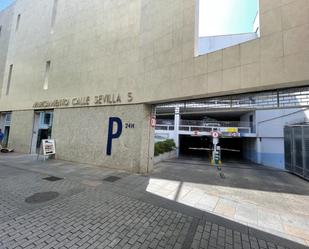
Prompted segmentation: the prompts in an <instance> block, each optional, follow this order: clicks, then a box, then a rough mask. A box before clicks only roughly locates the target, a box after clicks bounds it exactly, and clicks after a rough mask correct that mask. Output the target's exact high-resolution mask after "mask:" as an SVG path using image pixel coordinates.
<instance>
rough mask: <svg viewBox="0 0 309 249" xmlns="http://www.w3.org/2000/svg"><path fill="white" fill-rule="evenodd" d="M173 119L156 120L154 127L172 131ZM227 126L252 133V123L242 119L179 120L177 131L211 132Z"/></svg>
mask: <svg viewBox="0 0 309 249" xmlns="http://www.w3.org/2000/svg"><path fill="white" fill-rule="evenodd" d="M173 122H174V121H173V120H160V119H159V120H157V124H156V127H155V129H156V130H161V131H173V130H174V129H175V126H174V124H173ZM229 128H237V130H238V132H239V133H253V132H254V131H255V127H254V125H253V123H250V122H242V121H201V120H180V124H179V131H183V132H194V131H198V132H213V131H222V132H224V131H228V129H229Z"/></svg>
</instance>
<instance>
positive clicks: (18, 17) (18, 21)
mask: <svg viewBox="0 0 309 249" xmlns="http://www.w3.org/2000/svg"><path fill="white" fill-rule="evenodd" d="M20 18H21V15H20V14H18V16H17V21H16V29H15V31H18V29H19V23H20Z"/></svg>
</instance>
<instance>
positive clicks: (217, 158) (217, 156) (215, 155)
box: [211, 131, 221, 167]
mask: <svg viewBox="0 0 309 249" xmlns="http://www.w3.org/2000/svg"><path fill="white" fill-rule="evenodd" d="M211 134H212V143H213V145H214V150H213V152H212V161H213V163H214V165H217V166H218V167H219V165H220V164H221V153H220V151H221V150H220V146H217V145H218V144H219V136H220V134H219V132H217V131H214V132H212V133H211Z"/></svg>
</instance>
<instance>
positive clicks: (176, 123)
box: [174, 106, 180, 157]
mask: <svg viewBox="0 0 309 249" xmlns="http://www.w3.org/2000/svg"><path fill="white" fill-rule="evenodd" d="M179 125H180V114H179V106H176V107H175V116H174V140H175V144H176V155H177V157H179Z"/></svg>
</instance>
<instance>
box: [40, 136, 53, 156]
mask: <svg viewBox="0 0 309 249" xmlns="http://www.w3.org/2000/svg"><path fill="white" fill-rule="evenodd" d="M42 146H43V155H44V156H49V155H55V154H56V147H55V140H54V139H43V140H42Z"/></svg>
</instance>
